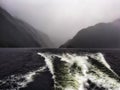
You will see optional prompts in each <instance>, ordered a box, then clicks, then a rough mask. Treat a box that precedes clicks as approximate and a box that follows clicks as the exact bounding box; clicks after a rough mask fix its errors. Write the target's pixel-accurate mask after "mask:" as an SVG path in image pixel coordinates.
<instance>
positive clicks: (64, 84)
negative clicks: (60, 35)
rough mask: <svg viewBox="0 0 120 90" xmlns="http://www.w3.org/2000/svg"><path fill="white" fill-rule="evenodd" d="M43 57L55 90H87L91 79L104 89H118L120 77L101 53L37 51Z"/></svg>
mask: <svg viewBox="0 0 120 90" xmlns="http://www.w3.org/2000/svg"><path fill="white" fill-rule="evenodd" d="M38 55H40V56H42V57H44V58H45V62H46V65H47V66H48V68H49V70H50V72H51V74H52V75H53V79H54V82H55V84H54V88H55V90H88V89H87V88H89V87H90V83H88V81H91V82H92V83H94V84H95V86H94V87H93V90H94V89H95V88H96V87H99V88H101V90H102V89H103V88H104V90H120V78H119V77H118V75H117V74H116V73H115V72H114V71H113V70H112V69H111V68H110V66H109V64H108V63H107V62H106V60H105V58H104V56H103V54H102V53H96V54H70V53H63V54H52V53H40V52H39V53H38Z"/></svg>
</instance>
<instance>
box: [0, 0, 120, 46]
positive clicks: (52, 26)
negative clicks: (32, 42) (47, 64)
mask: <svg viewBox="0 0 120 90" xmlns="http://www.w3.org/2000/svg"><path fill="white" fill-rule="evenodd" d="M0 5H1V6H2V7H3V8H4V9H6V10H7V11H8V12H10V13H11V14H12V15H13V16H15V17H17V18H19V19H22V20H24V21H26V22H28V23H29V24H31V25H32V26H34V27H35V28H36V29H38V30H41V31H43V32H44V33H46V34H47V35H48V36H49V37H50V39H51V40H52V41H53V42H54V44H55V45H56V46H60V45H61V44H63V43H64V42H66V41H67V40H69V39H71V38H72V37H73V36H74V35H75V34H76V33H77V32H78V31H79V30H80V29H82V28H86V27H88V26H91V25H94V24H96V23H99V22H111V21H113V20H115V19H117V18H120V0H0Z"/></svg>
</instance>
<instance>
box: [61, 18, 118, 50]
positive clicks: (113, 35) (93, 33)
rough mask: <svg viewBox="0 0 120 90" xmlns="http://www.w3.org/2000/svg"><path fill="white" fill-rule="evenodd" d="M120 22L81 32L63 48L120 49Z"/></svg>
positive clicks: (93, 27) (104, 24) (103, 24)
mask: <svg viewBox="0 0 120 90" xmlns="http://www.w3.org/2000/svg"><path fill="white" fill-rule="evenodd" d="M119 26H120V20H117V21H115V22H112V23H100V24H97V25H95V26H91V27H88V28H85V29H82V30H80V31H79V32H78V33H77V35H75V37H73V39H72V40H69V42H67V43H65V44H64V45H62V46H61V47H63V48H120V27H119Z"/></svg>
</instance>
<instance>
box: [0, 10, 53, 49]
mask: <svg viewBox="0 0 120 90" xmlns="http://www.w3.org/2000/svg"><path fill="white" fill-rule="evenodd" d="M45 40H46V41H45ZM49 44H51V42H50V40H49V38H48V36H47V35H45V34H44V33H42V32H40V31H38V30H35V29H34V28H33V27H32V26H30V25H28V24H27V23H25V22H23V21H21V20H18V19H16V18H14V17H12V16H11V15H10V14H9V13H7V12H6V11H5V10H3V9H2V8H0V47H26V48H27V47H50V45H49Z"/></svg>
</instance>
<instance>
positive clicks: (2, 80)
mask: <svg viewBox="0 0 120 90" xmlns="http://www.w3.org/2000/svg"><path fill="white" fill-rule="evenodd" d="M119 76H120V50H119V49H39V48H34V49H33V48H19V49H16V48H6V49H4V48H1V49H0V90H120V78H119Z"/></svg>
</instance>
